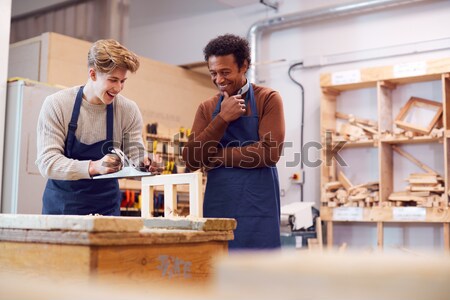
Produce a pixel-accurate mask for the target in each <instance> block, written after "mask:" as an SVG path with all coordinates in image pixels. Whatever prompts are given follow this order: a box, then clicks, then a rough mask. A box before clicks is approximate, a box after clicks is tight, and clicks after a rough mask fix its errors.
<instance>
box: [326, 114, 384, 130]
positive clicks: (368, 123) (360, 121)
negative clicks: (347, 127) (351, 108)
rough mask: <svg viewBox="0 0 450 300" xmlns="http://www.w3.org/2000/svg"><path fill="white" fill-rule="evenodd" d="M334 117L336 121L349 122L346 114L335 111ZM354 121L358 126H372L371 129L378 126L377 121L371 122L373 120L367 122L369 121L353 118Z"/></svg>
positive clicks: (348, 116)
mask: <svg viewBox="0 0 450 300" xmlns="http://www.w3.org/2000/svg"><path fill="white" fill-rule="evenodd" d="M335 116H336V118H338V119H343V120H350V115H349V114H346V113H342V112H338V111H337V112H336V114H335ZM354 119H355V122H356V123H360V124H363V125H367V126H372V127H376V126H378V125H377V124H378V123H377V121H373V120H369V119H361V118H356V117H354Z"/></svg>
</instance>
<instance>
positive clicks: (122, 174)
mask: <svg viewBox="0 0 450 300" xmlns="http://www.w3.org/2000/svg"><path fill="white" fill-rule="evenodd" d="M155 175H156V174H154V173H151V172H142V171H139V170H137V169H135V168H133V167H123V168H122V170H120V171H118V172H114V173H109V174H104V175H97V176H94V177H92V179H113V178H130V177H139V178H140V177H145V176H155Z"/></svg>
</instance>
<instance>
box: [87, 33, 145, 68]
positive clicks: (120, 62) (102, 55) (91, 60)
mask: <svg viewBox="0 0 450 300" xmlns="http://www.w3.org/2000/svg"><path fill="white" fill-rule="evenodd" d="M88 67H89V68H94V69H95V70H97V71H99V72H102V73H110V72H112V71H113V70H114V69H116V68H124V69H127V70H128V71H130V72H132V73H135V72H136V71H137V70H138V69H139V58H138V56H137V55H136V54H134V53H133V52H131V51H130V50H128V49H127V48H125V47H124V46H122V45H121V44H120V43H119V42H118V41H116V40H113V39H107V40H98V41H96V42H95V43H94V44H93V45H92V47H91V49H89V53H88Z"/></svg>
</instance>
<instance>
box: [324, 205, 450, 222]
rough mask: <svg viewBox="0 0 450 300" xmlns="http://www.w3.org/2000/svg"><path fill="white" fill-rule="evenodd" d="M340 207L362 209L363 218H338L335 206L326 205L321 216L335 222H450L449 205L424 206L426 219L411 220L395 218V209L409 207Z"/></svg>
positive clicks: (325, 219)
mask: <svg viewBox="0 0 450 300" xmlns="http://www.w3.org/2000/svg"><path fill="white" fill-rule="evenodd" d="M339 208H340V209H342V208H344V209H346V208H348V209H355V208H356V209H361V210H362V219H361V220H355V219H349V220H345V219H340V218H339V219H336V218H335V217H334V213H333V212H334V209H336V208H333V207H325V206H322V207H321V208H320V217H321V219H322V220H323V221H333V222H394V223H405V222H406V223H411V222H414V223H415V222H418V223H449V222H450V209H449V208H448V207H433V208H425V207H424V208H422V207H420V208H421V209H423V210H425V211H426V217H425V220H420V219H415V220H413V219H411V220H401V219H398V220H395V219H394V213H393V212H394V209H405V208H406V209H407V208H409V207H371V208H368V207H367V208H366V207H364V208H363V207H361V208H357V207H339ZM410 208H419V207H410Z"/></svg>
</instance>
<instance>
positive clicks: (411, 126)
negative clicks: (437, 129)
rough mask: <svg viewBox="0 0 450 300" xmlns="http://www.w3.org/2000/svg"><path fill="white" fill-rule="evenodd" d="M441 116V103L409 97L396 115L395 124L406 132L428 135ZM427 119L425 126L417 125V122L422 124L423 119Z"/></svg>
mask: <svg viewBox="0 0 450 300" xmlns="http://www.w3.org/2000/svg"><path fill="white" fill-rule="evenodd" d="M433 112H434V114H433ZM419 115H420V116H419ZM441 116H442V103H439V102H435V101H431V100H427V99H422V98H417V97H411V98H410V99H409V100H408V102H407V103H406V105H405V106H403V108H402V109H401V110H400V112H399V114H398V115H397V118H396V119H395V124H396V125H397V126H398V127H401V128H403V129H406V130H411V131H416V132H420V133H423V134H429V133H430V132H431V130H432V129H433V127H434V126H435V125H436V123H437V121H438V120H439V118H440V117H441ZM427 117H428V122H427V123H428V124H427V125H425V124H423V125H418V123H419V122H423V119H424V118H427ZM425 122H426V120H425Z"/></svg>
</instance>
